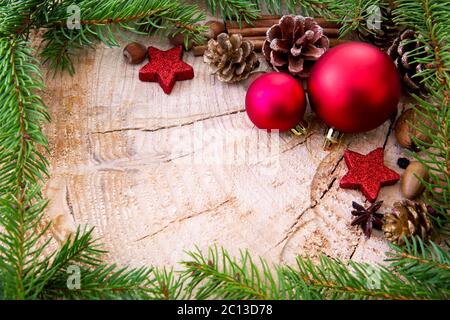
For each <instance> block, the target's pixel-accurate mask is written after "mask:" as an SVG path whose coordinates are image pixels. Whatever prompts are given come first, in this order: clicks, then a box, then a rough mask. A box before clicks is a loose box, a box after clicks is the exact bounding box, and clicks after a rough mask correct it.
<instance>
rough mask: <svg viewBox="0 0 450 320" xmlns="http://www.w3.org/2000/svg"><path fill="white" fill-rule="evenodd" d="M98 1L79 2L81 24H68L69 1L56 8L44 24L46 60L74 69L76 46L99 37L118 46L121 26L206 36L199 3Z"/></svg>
mask: <svg viewBox="0 0 450 320" xmlns="http://www.w3.org/2000/svg"><path fill="white" fill-rule="evenodd" d="M94 2H95V4H94ZM96 2H97V1H95V0H79V1H77V2H76V5H77V6H78V7H79V9H80V21H79V24H80V25H79V28H74V29H69V28H68V27H67V26H66V20H67V19H68V18H69V17H68V14H67V8H68V5H69V3H68V2H63V3H62V4H61V5H60V6H58V7H57V8H56V9H55V10H54V12H53V15H52V16H51V17H50V18H49V20H48V22H47V23H46V24H45V25H44V27H45V28H46V29H47V31H46V33H45V34H44V36H43V38H44V42H45V47H44V49H43V51H42V56H43V57H44V59H45V62H50V66H51V67H52V68H54V69H57V70H61V71H62V70H66V69H67V70H68V71H69V72H70V73H73V72H74V71H75V70H74V67H73V64H72V59H71V55H72V54H73V53H74V52H75V51H76V49H80V48H83V47H91V48H93V46H94V44H95V43H96V42H98V41H101V42H103V43H105V44H106V45H108V46H118V45H119V43H118V41H117V36H116V34H117V33H118V32H120V31H121V30H126V31H131V32H135V33H140V34H143V33H145V32H143V31H142V30H146V29H147V30H148V29H152V30H154V31H165V32H166V33H170V34H175V33H181V34H183V35H184V36H185V38H186V39H187V38H190V39H192V40H193V41H196V42H201V41H202V40H203V36H202V32H203V31H204V27H201V26H199V25H198V22H200V21H201V20H203V19H204V13H203V12H202V11H200V10H199V9H198V7H197V6H195V5H186V4H182V3H181V2H179V1H169V0H145V1H141V0H120V1H116V0H107V1H105V2H103V3H102V6H97V5H96ZM105 8H108V10H105ZM125 37H126V36H125Z"/></svg>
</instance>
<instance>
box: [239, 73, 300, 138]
mask: <svg viewBox="0 0 450 320" xmlns="http://www.w3.org/2000/svg"><path fill="white" fill-rule="evenodd" d="M305 101H306V100H305V92H304V90H303V87H302V86H301V84H300V83H299V82H298V81H297V80H296V79H295V78H293V77H292V76H290V75H288V74H285V73H279V72H270V73H267V74H264V75H262V76H260V77H259V78H257V79H256V80H255V81H253V83H252V84H251V85H250V86H249V88H248V90H247V95H246V97H245V107H246V111H247V114H248V117H249V118H250V120H251V121H252V122H253V123H254V124H255V126H257V127H258V128H260V129H272V130H275V129H278V130H280V131H286V130H289V129H291V128H294V127H295V126H296V125H298V124H299V123H301V122H302V120H303V115H304V114H305V109H306V102H305Z"/></svg>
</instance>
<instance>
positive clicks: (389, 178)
mask: <svg viewBox="0 0 450 320" xmlns="http://www.w3.org/2000/svg"><path fill="white" fill-rule="evenodd" d="M344 159H345V163H346V164H347V167H348V172H347V174H346V175H345V176H344V177H343V178H342V179H341V182H340V187H341V188H346V189H360V190H361V192H362V193H363V194H364V196H365V197H366V198H367V200H369V201H370V202H374V201H375V200H376V199H377V197H378V193H379V192H380V188H381V186H387V185H391V184H395V183H396V182H397V181H398V180H400V175H399V174H398V173H397V172H395V171H393V170H391V169H389V168H388V167H386V166H385V165H384V150H383V148H377V149H375V150H373V151H371V152H370V153H368V154H367V155H362V154H359V153H357V152H354V151H350V150H345V152H344Z"/></svg>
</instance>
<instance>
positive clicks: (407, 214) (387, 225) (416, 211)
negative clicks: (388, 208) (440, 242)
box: [383, 200, 432, 245]
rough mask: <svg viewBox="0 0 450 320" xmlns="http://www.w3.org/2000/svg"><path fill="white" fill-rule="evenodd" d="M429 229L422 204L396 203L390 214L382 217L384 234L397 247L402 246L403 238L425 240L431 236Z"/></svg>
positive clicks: (425, 208)
mask: <svg viewBox="0 0 450 320" xmlns="http://www.w3.org/2000/svg"><path fill="white" fill-rule="evenodd" d="M431 228H432V224H431V220H430V218H429V217H428V210H427V207H426V205H425V204H424V203H422V202H413V201H410V200H404V201H401V202H396V203H394V208H393V210H392V212H391V213H387V214H386V215H385V216H384V225H383V231H384V234H385V236H386V238H387V239H388V240H389V241H391V242H393V243H395V244H397V245H403V244H404V237H406V238H411V237H412V236H419V237H420V238H422V239H423V240H427V239H428V238H429V237H430V235H431V231H432V229H431Z"/></svg>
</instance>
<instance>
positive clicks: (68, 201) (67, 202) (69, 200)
mask: <svg viewBox="0 0 450 320" xmlns="http://www.w3.org/2000/svg"><path fill="white" fill-rule="evenodd" d="M66 204H67V207H68V208H69V213H70V215H71V216H72V217H73V219H74V220H75V214H74V211H73V205H72V200H71V199H70V194H69V186H68V185H67V184H66Z"/></svg>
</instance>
